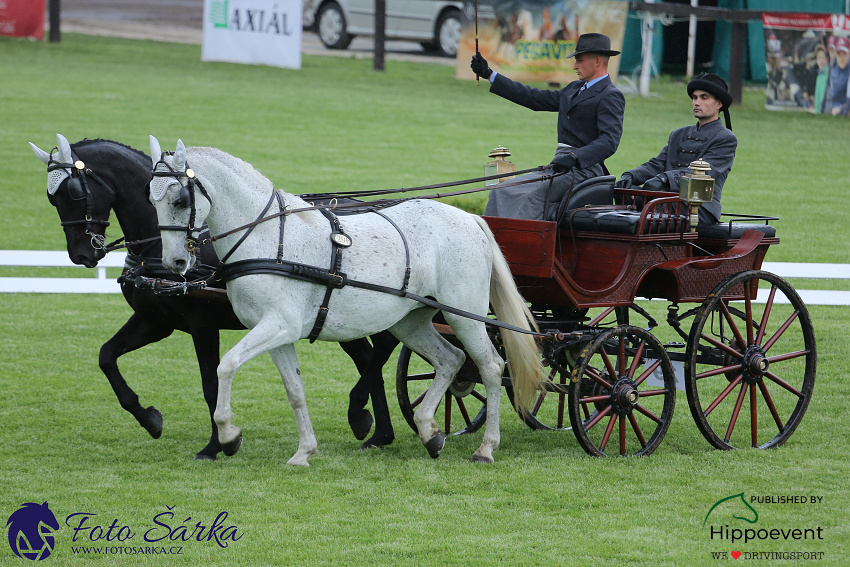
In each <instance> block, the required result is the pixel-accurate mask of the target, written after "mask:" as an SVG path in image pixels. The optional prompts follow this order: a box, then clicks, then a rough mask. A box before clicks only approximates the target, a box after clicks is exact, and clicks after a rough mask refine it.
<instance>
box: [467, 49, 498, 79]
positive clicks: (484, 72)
mask: <svg viewBox="0 0 850 567" xmlns="http://www.w3.org/2000/svg"><path fill="white" fill-rule="evenodd" d="M470 67H472V72H473V73H475V74H476V75H477V76H479V77H481V78H482V79H489V78H490V75H492V74H493V69H491V68H490V66H489V65H488V64H487V60H486V59H484V58H483V57H481V54H480V53H476V54H475V55H473V56H472V64H471V65H470Z"/></svg>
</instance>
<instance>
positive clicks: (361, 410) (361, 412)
mask: <svg viewBox="0 0 850 567" xmlns="http://www.w3.org/2000/svg"><path fill="white" fill-rule="evenodd" d="M339 346H340V347H342V350H343V351H345V354H347V355H348V356H349V357H351V360H352V361H354V366H356V367H357V372H358V374H360V378H358V379H357V383H356V384H355V385H354V387H353V388H352V389H351V393H350V394H349V395H348V426H349V427H351V432H352V433H354V437H355V438H356V439H359V440H361V441H362V440H363V439H365V438H366V436H367V435H369V431H370V430H371V429H372V423H373V420H372V414H371V413H369V410H367V409H366V403H367V402H368V401H369V391H370V388H371V384H370V380H371V379H372V377H371V376H370V375H369V368H370V366H369V363H370V361H371V360H372V345H371V344H369V339H367V338H365V337H364V338H362V339H355V340H353V341H347V342H343V343H339Z"/></svg>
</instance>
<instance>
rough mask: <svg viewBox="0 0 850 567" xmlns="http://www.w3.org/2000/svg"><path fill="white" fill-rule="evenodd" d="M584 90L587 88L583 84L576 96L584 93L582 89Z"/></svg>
mask: <svg viewBox="0 0 850 567" xmlns="http://www.w3.org/2000/svg"><path fill="white" fill-rule="evenodd" d="M586 88H587V83H584V84H583V85H582V86H581V88H580V89H579V90H578V94H581V93H583V92H584V89H586Z"/></svg>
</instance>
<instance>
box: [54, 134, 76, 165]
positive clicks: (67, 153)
mask: <svg viewBox="0 0 850 567" xmlns="http://www.w3.org/2000/svg"><path fill="white" fill-rule="evenodd" d="M56 146H57V147H58V148H59V161H61V162H63V163H71V162H72V161H73V159H74V158H72V157H71V144H69V143H68V140H67V138H65V136H63V135H62V134H56Z"/></svg>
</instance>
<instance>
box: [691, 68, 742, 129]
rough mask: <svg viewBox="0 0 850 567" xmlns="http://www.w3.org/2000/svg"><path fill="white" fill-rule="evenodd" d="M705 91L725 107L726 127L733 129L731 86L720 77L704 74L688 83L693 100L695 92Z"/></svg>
mask: <svg viewBox="0 0 850 567" xmlns="http://www.w3.org/2000/svg"><path fill="white" fill-rule="evenodd" d="M696 90H701V91H705V92H707V93H708V94H710V95H711V96H713V97H714V98H716V99H717V100H719V101H720V103H721V104H722V105H723V117H724V118H725V119H726V127H727V128H729V129H730V130H731V129H732V121H731V120H730V118H729V107H730V106H731V105H732V95H731V94H730V93H729V86H728V85H727V84H726V81H724V80H723V79H722V78H721V77H720V76H718V75H715V74H714V73H702V74H700V75H697V76H696V77H694V78H693V79H691V82H690V83H688V96H689V97H691V98H693V96H694V91H696Z"/></svg>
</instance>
